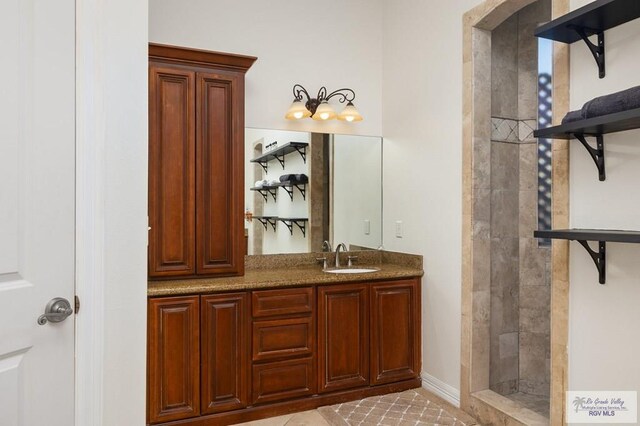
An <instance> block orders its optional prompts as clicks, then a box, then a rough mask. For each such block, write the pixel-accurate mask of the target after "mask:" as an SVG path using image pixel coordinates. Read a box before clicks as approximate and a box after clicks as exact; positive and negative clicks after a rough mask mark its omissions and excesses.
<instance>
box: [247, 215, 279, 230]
mask: <svg viewBox="0 0 640 426" xmlns="http://www.w3.org/2000/svg"><path fill="white" fill-rule="evenodd" d="M252 218H253V219H255V220H257V221H258V222H260V223H261V224H262V226H264V230H265V231H266V230H267V225H271V227H272V228H273V231H274V232H275V230H276V225H277V224H278V217H277V216H252Z"/></svg>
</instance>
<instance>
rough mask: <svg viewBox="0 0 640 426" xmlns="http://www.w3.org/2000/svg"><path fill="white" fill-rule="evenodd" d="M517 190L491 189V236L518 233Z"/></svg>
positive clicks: (512, 235) (514, 235)
mask: <svg viewBox="0 0 640 426" xmlns="http://www.w3.org/2000/svg"><path fill="white" fill-rule="evenodd" d="M518 204H519V202H518V191H508V190H499V189H498V190H493V191H491V238H501V237H516V236H518V234H519V215H518Z"/></svg>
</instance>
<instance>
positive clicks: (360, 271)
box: [324, 268, 380, 274]
mask: <svg viewBox="0 0 640 426" xmlns="http://www.w3.org/2000/svg"><path fill="white" fill-rule="evenodd" d="M379 270H380V268H340V269H325V270H324V272H328V273H330V274H368V273H370V272H377V271H379Z"/></svg>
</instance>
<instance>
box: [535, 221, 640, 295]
mask: <svg viewBox="0 0 640 426" xmlns="http://www.w3.org/2000/svg"><path fill="white" fill-rule="evenodd" d="M533 236H534V237H536V238H552V239H556V240H570V241H577V242H579V243H580V245H582V247H584V248H585V250H587V253H589V256H591V259H592V260H593V262H594V263H595V265H596V268H597V269H598V278H599V282H600V284H604V283H605V282H606V270H607V269H606V265H607V258H606V255H607V242H612V243H630V244H640V232H638V231H616V230H606V229H554V230H549V231H535V232H534V233H533ZM589 241H597V242H598V251H595V250H593V249H592V248H591V247H590V246H589Z"/></svg>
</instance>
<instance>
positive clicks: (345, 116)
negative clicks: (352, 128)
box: [338, 102, 362, 123]
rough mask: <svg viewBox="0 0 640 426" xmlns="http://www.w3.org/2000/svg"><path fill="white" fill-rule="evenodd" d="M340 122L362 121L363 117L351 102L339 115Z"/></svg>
mask: <svg viewBox="0 0 640 426" xmlns="http://www.w3.org/2000/svg"><path fill="white" fill-rule="evenodd" d="M338 120H342V121H348V122H350V123H352V122H354V121H362V116H361V115H360V113H359V112H358V110H357V109H356V107H355V106H353V104H352V103H351V102H349V103H348V104H347V106H346V107H344V109H343V110H342V112H341V113H340V115H338Z"/></svg>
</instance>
